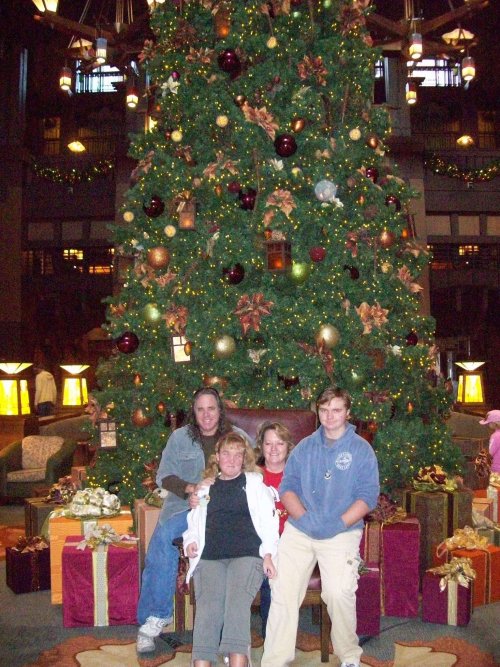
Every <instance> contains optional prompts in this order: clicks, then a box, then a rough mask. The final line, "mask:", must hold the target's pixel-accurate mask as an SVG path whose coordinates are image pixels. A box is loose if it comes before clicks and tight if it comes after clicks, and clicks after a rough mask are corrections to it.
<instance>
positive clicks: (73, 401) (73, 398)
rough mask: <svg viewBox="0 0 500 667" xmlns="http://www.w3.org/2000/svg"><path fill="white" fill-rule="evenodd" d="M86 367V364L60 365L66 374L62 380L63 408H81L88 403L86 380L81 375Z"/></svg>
mask: <svg viewBox="0 0 500 667" xmlns="http://www.w3.org/2000/svg"><path fill="white" fill-rule="evenodd" d="M88 367H89V365H88V364H70V365H61V368H62V369H63V370H64V371H66V373H67V375H66V376H64V378H63V396H62V407H63V408H75V407H81V406H82V405H86V404H87V403H88V402H89V396H88V392H87V379H86V378H85V377H84V376H83V375H81V374H82V373H83V371H85V370H87V368H88Z"/></svg>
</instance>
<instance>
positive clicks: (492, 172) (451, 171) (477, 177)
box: [424, 154, 500, 183]
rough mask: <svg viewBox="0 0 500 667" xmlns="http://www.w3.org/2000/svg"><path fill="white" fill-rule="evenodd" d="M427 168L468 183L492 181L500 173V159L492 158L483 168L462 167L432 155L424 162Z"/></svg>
mask: <svg viewBox="0 0 500 667" xmlns="http://www.w3.org/2000/svg"><path fill="white" fill-rule="evenodd" d="M424 165H425V168H426V169H429V170H430V171H432V172H434V173H435V174H439V175H441V176H449V177H450V178H458V179H459V180H461V181H465V182H467V183H480V182H481V181H492V180H493V179H494V178H496V177H497V176H498V175H499V174H500V160H498V159H496V160H492V161H491V162H490V163H489V164H488V165H487V166H486V167H482V168H481V169H462V167H459V166H458V164H456V163H454V162H446V160H443V158H441V157H439V156H438V155H435V154H434V155H431V157H429V158H427V159H426V160H425V162H424Z"/></svg>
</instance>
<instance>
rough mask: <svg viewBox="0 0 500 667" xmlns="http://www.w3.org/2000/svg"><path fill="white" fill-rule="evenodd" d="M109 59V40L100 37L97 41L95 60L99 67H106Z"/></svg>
mask: <svg viewBox="0 0 500 667" xmlns="http://www.w3.org/2000/svg"><path fill="white" fill-rule="evenodd" d="M107 57H108V40H107V39H106V38H105V37H98V38H97V39H96V40H95V59H96V61H97V62H98V63H99V65H104V63H105V62H106V59H107Z"/></svg>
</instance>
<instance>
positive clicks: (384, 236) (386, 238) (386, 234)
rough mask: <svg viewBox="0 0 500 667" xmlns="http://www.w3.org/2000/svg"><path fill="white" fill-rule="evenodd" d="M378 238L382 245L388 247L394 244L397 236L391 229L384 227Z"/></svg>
mask: <svg viewBox="0 0 500 667" xmlns="http://www.w3.org/2000/svg"><path fill="white" fill-rule="evenodd" d="M378 240H379V243H380V245H381V247H382V248H386V249H387V248H390V247H391V246H392V245H394V242H395V240H396V236H395V235H394V234H393V233H392V232H391V231H390V230H389V229H384V230H382V231H381V232H380V234H379V237H378Z"/></svg>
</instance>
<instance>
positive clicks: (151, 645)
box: [137, 616, 172, 653]
mask: <svg viewBox="0 0 500 667" xmlns="http://www.w3.org/2000/svg"><path fill="white" fill-rule="evenodd" d="M170 623H172V619H171V618H158V617H157V616H148V617H147V619H146V622H145V623H144V624H143V625H141V627H140V628H139V632H138V634H137V652H138V653H148V652H149V651H154V650H155V641H154V638H155V637H158V636H159V635H160V633H161V631H162V630H163V628H164V627H165V626H166V625H169V624H170Z"/></svg>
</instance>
